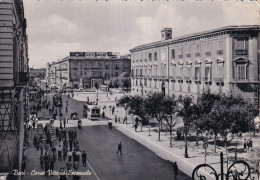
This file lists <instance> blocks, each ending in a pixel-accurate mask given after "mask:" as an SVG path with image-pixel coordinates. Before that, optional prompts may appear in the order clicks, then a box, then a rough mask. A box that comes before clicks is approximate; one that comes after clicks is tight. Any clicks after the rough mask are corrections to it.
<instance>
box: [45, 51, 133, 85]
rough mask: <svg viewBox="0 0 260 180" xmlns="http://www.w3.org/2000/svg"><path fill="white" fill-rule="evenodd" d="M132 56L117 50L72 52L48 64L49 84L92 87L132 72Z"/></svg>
mask: <svg viewBox="0 0 260 180" xmlns="http://www.w3.org/2000/svg"><path fill="white" fill-rule="evenodd" d="M130 71H131V60H130V56H120V55H119V53H116V52H71V53H70V56H68V57H66V58H64V59H61V60H59V61H57V62H52V64H47V67H46V76H47V84H48V85H49V86H51V87H53V86H56V87H68V88H73V89H74V88H76V89H78V88H92V87H95V83H98V84H100V85H101V84H106V81H108V80H109V79H110V78H111V77H118V76H119V75H120V74H122V73H125V74H128V76H129V74H130Z"/></svg>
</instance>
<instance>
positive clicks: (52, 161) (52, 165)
mask: <svg viewBox="0 0 260 180" xmlns="http://www.w3.org/2000/svg"><path fill="white" fill-rule="evenodd" d="M50 171H54V158H53V155H52V156H50Z"/></svg>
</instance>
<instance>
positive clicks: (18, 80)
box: [0, 0, 29, 173]
mask: <svg viewBox="0 0 260 180" xmlns="http://www.w3.org/2000/svg"><path fill="white" fill-rule="evenodd" d="M0 12H1V13H0V114H1V116H0V131H1V134H2V135H1V137H0V141H1V142H4V143H1V144H0V162H1V163H0V173H1V172H7V173H13V171H12V170H13V169H18V170H19V171H20V170H21V164H22V159H23V144H24V122H25V121H26V119H27V117H28V99H27V96H26V94H27V85H28V80H29V78H28V77H29V76H28V72H29V68H28V60H29V59H28V51H27V50H28V46H27V34H26V19H25V17H24V8H23V1H22V0H1V1H0Z"/></svg>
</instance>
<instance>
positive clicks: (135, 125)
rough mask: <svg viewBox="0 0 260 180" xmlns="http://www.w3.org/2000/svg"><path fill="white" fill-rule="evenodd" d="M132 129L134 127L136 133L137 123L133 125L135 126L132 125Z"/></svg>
mask: <svg viewBox="0 0 260 180" xmlns="http://www.w3.org/2000/svg"><path fill="white" fill-rule="evenodd" d="M134 127H135V132H137V127H138V124H137V123H135V124H134Z"/></svg>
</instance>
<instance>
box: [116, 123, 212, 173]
mask: <svg viewBox="0 0 260 180" xmlns="http://www.w3.org/2000/svg"><path fill="white" fill-rule="evenodd" d="M118 125H120V126H121V127H123V128H125V129H127V130H128V131H130V132H131V133H133V134H135V135H137V136H139V137H140V138H142V139H144V140H145V141H148V142H150V143H152V144H153V145H155V146H157V147H159V148H160V149H162V150H164V151H166V152H167V153H169V154H171V155H173V156H174V157H176V158H177V159H179V160H181V161H184V162H185V163H187V164H189V165H190V166H192V167H193V168H195V167H196V166H194V165H193V164H191V163H190V162H188V161H187V160H185V159H181V158H180V157H178V156H176V155H175V154H173V153H172V152H170V151H168V150H166V149H164V148H162V147H161V146H159V145H157V144H155V143H154V142H152V141H150V140H148V139H145V138H144V137H142V136H141V135H139V134H137V133H135V132H133V131H131V130H130V129H128V128H126V127H124V126H123V125H121V124H118ZM200 171H202V172H204V173H205V174H207V175H208V176H210V177H213V176H211V175H210V174H209V173H208V172H206V171H204V170H200Z"/></svg>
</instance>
